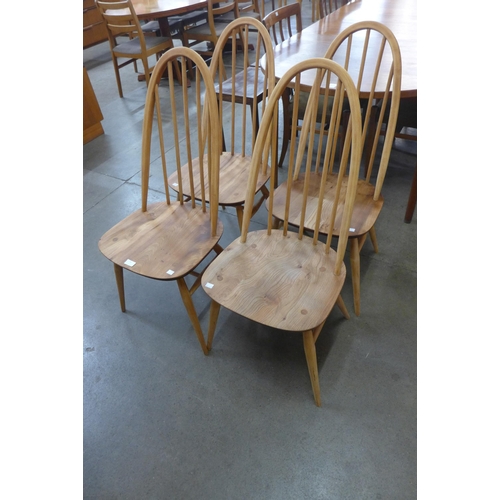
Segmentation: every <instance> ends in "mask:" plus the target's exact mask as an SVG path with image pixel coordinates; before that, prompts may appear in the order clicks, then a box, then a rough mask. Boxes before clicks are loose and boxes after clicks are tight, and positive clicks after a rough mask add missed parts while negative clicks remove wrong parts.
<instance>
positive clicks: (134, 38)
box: [96, 0, 174, 97]
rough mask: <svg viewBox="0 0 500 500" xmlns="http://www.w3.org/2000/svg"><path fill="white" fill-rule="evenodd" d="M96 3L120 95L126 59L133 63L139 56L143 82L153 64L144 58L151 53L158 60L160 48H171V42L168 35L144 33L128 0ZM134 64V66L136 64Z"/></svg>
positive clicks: (162, 49)
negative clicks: (121, 76)
mask: <svg viewBox="0 0 500 500" xmlns="http://www.w3.org/2000/svg"><path fill="white" fill-rule="evenodd" d="M96 5H97V8H98V9H99V11H100V13H101V15H102V17H103V19H104V22H105V25H106V31H107V34H108V40H109V46H110V49H111V58H112V60H113V67H114V70H115V76H116V84H117V86H118V93H119V95H120V97H123V90H122V83H121V79H120V69H121V68H123V67H124V66H127V65H128V64H130V63H133V64H134V65H135V64H136V62H137V60H140V61H142V64H143V66H144V76H145V80H146V83H148V82H149V76H150V74H151V72H152V71H153V67H154V66H153V67H150V66H149V63H148V58H149V57H150V56H152V55H154V56H156V58H157V60H158V58H159V56H160V55H161V54H162V53H163V52H165V51H166V50H168V49H171V48H173V47H174V45H173V42H172V39H171V38H169V37H161V36H144V33H143V31H142V28H141V24H140V22H139V19H138V18H137V15H136V13H135V10H134V6H133V4H132V2H131V1H130V0H117V1H110V2H103V1H101V0H96ZM121 36H125V37H126V39H125V41H122V40H120V37H121ZM118 59H125V61H124V62H119V61H118ZM135 68H136V70H137V66H135Z"/></svg>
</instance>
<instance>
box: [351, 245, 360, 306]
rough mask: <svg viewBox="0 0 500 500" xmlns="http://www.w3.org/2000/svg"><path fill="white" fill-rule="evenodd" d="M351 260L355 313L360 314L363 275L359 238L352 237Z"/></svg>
mask: <svg viewBox="0 0 500 500" xmlns="http://www.w3.org/2000/svg"><path fill="white" fill-rule="evenodd" d="M349 243H350V249H349V253H350V260H351V276H352V290H353V296H354V313H355V314H356V316H359V314H360V312H361V299H360V297H361V275H360V263H359V240H358V238H350V239H349Z"/></svg>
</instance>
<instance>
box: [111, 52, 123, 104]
mask: <svg viewBox="0 0 500 500" xmlns="http://www.w3.org/2000/svg"><path fill="white" fill-rule="evenodd" d="M113 69H114V70H115V77H116V86H117V87H118V95H119V96H120V97H123V90H122V80H121V78H120V70H119V69H118V61H116V59H115V58H113Z"/></svg>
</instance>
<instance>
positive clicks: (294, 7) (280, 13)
mask: <svg viewBox="0 0 500 500" xmlns="http://www.w3.org/2000/svg"><path fill="white" fill-rule="evenodd" d="M262 22H263V23H264V24H265V26H266V28H267V29H268V31H269V33H270V34H271V36H272V37H273V40H274V43H275V44H276V45H278V44H280V43H282V42H284V41H285V40H287V39H288V38H291V37H292V36H293V35H295V34H296V33H300V32H301V31H302V12H301V4H300V3H299V2H295V3H291V4H289V5H285V6H283V7H278V8H277V9H275V10H273V11H272V12H270V13H269V14H268V15H267V16H266V17H264V19H263V21H262Z"/></svg>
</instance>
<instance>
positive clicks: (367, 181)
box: [272, 21, 401, 315]
mask: <svg viewBox="0 0 500 500" xmlns="http://www.w3.org/2000/svg"><path fill="white" fill-rule="evenodd" d="M368 51H371V52H372V57H370V60H372V61H377V64H375V65H373V67H365V60H366V58H365V56H366V54H367V53H368ZM373 54H375V56H373ZM377 54H378V56H377ZM325 57H326V58H329V59H334V60H336V61H337V62H339V63H341V64H342V65H343V66H344V67H345V68H348V69H349V74H350V75H351V76H352V77H353V79H354V81H355V82H356V87H357V88H358V90H359V89H361V88H362V87H365V85H364V84H365V81H368V83H369V85H368V88H369V89H370V90H369V92H368V95H367V96H364V97H363V99H360V103H361V102H362V103H363V108H364V119H363V144H365V143H366V144H369V145H371V149H370V151H368V153H369V154H367V157H368V161H367V164H366V172H365V177H364V178H363V179H361V180H360V181H359V182H358V193H357V196H356V201H355V204H354V212H353V215H352V221H351V227H350V229H349V246H350V261H351V273H352V284H353V294H354V311H355V313H356V314H357V315H359V314H360V307H361V306H360V294H361V292H360V286H361V285H360V255H359V254H360V251H361V248H362V246H363V244H364V242H365V240H366V237H367V235H368V234H370V238H371V241H372V244H373V247H374V249H375V252H378V244H377V238H376V233H375V227H374V225H375V222H376V221H377V218H378V216H379V214H380V211H381V210H382V206H383V204H384V199H383V197H382V195H381V190H382V185H383V182H384V179H385V174H386V171H387V165H388V162H389V156H390V153H391V148H392V143H393V139H394V130H395V126H396V120H397V116H398V108H399V100H400V90H401V53H400V50H399V45H398V42H397V40H396V38H395V36H394V34H393V33H392V32H391V31H390V30H389V29H388V28H387V27H386V26H384V25H382V24H380V23H377V22H374V21H363V22H359V23H356V24H353V25H352V26H350V27H348V28H346V29H345V30H344V31H343V32H342V33H340V34H339V35H338V36H337V37H336V38H335V40H334V41H333V42H332V44H331V46H330V48H329V49H328V51H327V53H326V54H325ZM391 87H392V88H391ZM375 89H377V92H375ZM380 89H382V90H380ZM321 101H322V110H321V113H320V114H319V115H320V124H319V131H318V145H317V153H316V154H317V163H316V171H315V174H314V176H311V179H310V181H309V182H310V183H312V184H313V185H319V184H320V180H321V179H322V172H323V171H324V169H325V168H327V169H328V182H329V189H328V190H327V192H326V193H325V196H324V197H325V200H327V202H328V203H332V202H334V201H335V197H336V189H337V184H338V178H339V176H338V173H336V172H334V170H333V168H332V165H331V164H330V163H329V162H328V161H326V160H325V159H324V158H325V157H324V156H323V154H322V144H324V139H323V137H324V136H325V135H327V133H328V131H327V129H328V121H327V118H328V120H330V119H331V115H332V113H333V112H334V108H333V102H334V101H333V100H332V99H331V98H330V99H326V98H325V99H324V100H323V99H322V100H321ZM374 102H377V103H378V106H379V107H380V113H377V114H375V113H372V111H373V106H372V104H371V103H374ZM389 102H390V108H389V114H388V121H387V125H386V127H385V130H384V136H385V140H384V137H383V135H382V133H381V132H382V123H383V121H384V119H383V117H384V115H385V113H386V109H388V103H389ZM298 108H299V103H298V102H297V101H296V102H294V110H293V118H292V132H291V137H292V140H294V137H295V135H296V134H297V130H296V128H297V121H298V120H297V116H298ZM335 112H337V111H335ZM338 112H339V113H341V115H342V116H343V117H344V125H346V124H347V125H346V126H345V127H344V130H343V132H342V133H347V134H348V133H349V130H348V118H347V119H346V116H347V117H348V111H347V110H346V109H341V110H338ZM376 115H378V118H377V119H376V120H375V116H376ZM313 119H314V121H318V116H314V117H313ZM346 129H347V130H346ZM380 142H383V147H382V153H381V155H378V147H379V143H380ZM376 164H377V165H378V169H377V168H376V166H375V165H376ZM372 172H374V176H375V185H373V184H372V183H371V177H372ZM303 182H304V174H302V173H300V171H299V169H298V168H297V166H295V168H294V174H293V185H294V186H295V184H296V185H297V186H298V188H297V189H300V185H301V184H302V183H303ZM288 189H289V187H288V185H287V184H283V185H281V186H280V187H279V188H278V189H277V190H276V195H275V197H276V200H275V202H274V205H273V208H272V213H273V215H274V216H275V217H276V219H278V220H285V218H286V215H287V213H288V211H290V213H291V214H295V213H296V212H297V211H298V210H299V208H300V206H301V203H302V198H301V196H296V197H292V200H291V205H290V207H289V206H288V205H286V200H287V198H286V196H287V192H288ZM294 190H295V187H292V192H293V191H294ZM289 220H290V223H292V224H296V225H299V224H300V219H298V218H297V217H296V216H290V218H289ZM325 224H326V222H325V223H322V224H321V228H323V229H321V232H326V227H327V226H325ZM306 227H307V228H308V229H310V230H314V229H315V227H314V226H313V225H312V224H311V223H308V222H307V221H306ZM334 235H335V236H339V233H338V231H336V230H335V231H334Z"/></svg>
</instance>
